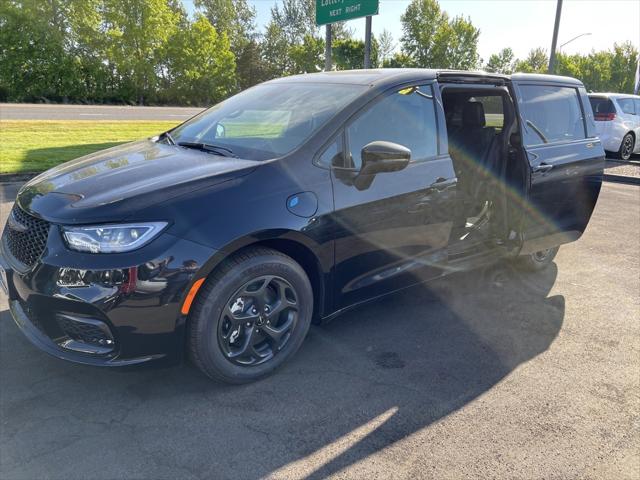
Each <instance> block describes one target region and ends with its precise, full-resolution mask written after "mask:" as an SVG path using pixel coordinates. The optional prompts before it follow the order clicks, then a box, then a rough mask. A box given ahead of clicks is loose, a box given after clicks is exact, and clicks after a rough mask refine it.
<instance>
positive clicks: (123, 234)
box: [62, 222, 167, 253]
mask: <svg viewBox="0 0 640 480" xmlns="http://www.w3.org/2000/svg"><path fill="white" fill-rule="evenodd" d="M166 226H167V224H166V222H149V223H135V224H134V223H131V224H122V225H94V226H91V227H62V233H63V235H64V239H65V241H66V242H67V246H68V247H69V248H70V249H72V250H77V251H78V252H91V253H120V252H129V251H131V250H135V249H136V248H140V247H142V246H143V245H145V244H146V243H149V242H150V241H151V240H152V239H153V238H154V237H156V236H158V234H159V233H160V232H161V231H162V229H163V228H164V227H166Z"/></svg>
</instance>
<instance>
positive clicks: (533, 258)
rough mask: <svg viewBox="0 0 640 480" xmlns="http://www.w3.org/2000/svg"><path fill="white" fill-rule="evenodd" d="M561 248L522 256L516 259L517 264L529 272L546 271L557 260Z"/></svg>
mask: <svg viewBox="0 0 640 480" xmlns="http://www.w3.org/2000/svg"><path fill="white" fill-rule="evenodd" d="M559 249H560V247H554V248H549V249H547V250H541V251H539V252H535V253H531V254H529V255H521V256H519V257H517V258H516V262H517V264H518V266H519V267H520V268H522V269H523V270H527V271H529V272H539V271H540V270H544V269H545V268H547V266H549V265H550V264H551V262H553V259H554V258H556V255H557V254H558V250H559Z"/></svg>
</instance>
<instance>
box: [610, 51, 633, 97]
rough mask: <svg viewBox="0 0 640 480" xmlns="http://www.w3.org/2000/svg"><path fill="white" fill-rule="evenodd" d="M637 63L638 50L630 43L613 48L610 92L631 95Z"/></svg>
mask: <svg viewBox="0 0 640 480" xmlns="http://www.w3.org/2000/svg"><path fill="white" fill-rule="evenodd" d="M638 61H640V60H639V59H638V49H637V48H636V47H634V46H633V44H632V43H631V42H626V43H623V44H622V45H618V44H616V45H614V46H613V56H612V58H611V84H610V89H609V90H610V91H613V92H621V93H633V87H634V80H635V74H636V68H637V67H638Z"/></svg>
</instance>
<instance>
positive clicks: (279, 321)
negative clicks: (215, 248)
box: [188, 248, 313, 383]
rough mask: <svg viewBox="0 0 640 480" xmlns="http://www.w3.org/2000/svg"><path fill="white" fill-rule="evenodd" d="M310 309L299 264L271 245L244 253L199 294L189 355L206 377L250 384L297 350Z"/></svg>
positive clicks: (192, 318) (307, 287) (309, 294)
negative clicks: (272, 248)
mask: <svg viewBox="0 0 640 480" xmlns="http://www.w3.org/2000/svg"><path fill="white" fill-rule="evenodd" d="M312 313H313V292H312V289H311V284H310V282H309V279H308V277H307V275H306V274H305V272H304V270H303V269H302V267H301V266H300V265H298V264H297V263H296V262H295V261H294V260H293V259H291V258H290V257H288V256H286V255H284V254H282V253H280V252H278V251H275V250H271V249H266V248H255V249H251V250H248V251H245V252H242V253H240V254H237V255H234V256H233V257H231V258H230V259H229V260H227V261H226V262H225V264H224V265H223V266H222V267H221V268H220V269H219V270H217V271H215V272H214V273H213V274H212V276H211V277H210V278H209V279H208V280H207V282H206V284H205V286H204V287H203V289H202V290H201V291H200V292H199V293H198V297H197V299H196V302H195V303H194V307H193V310H192V312H191V314H190V318H189V345H188V349H189V355H190V357H191V359H192V361H193V362H194V363H195V365H196V366H197V367H198V368H199V369H200V370H202V371H203V372H204V373H205V374H206V375H208V376H209V377H210V378H213V379H215V380H220V381H223V382H227V383H247V382H252V381H254V380H257V379H259V378H261V377H264V376H266V375H268V374H270V373H271V372H273V371H274V370H275V369H276V368H278V367H279V366H280V365H282V364H283V363H284V362H285V361H286V360H287V359H288V358H290V357H291V356H292V355H293V354H294V353H295V352H296V351H297V350H298V348H300V345H301V344H302V341H303V340H304V337H305V336H306V334H307V332H308V330H309V326H310V324H311V317H312Z"/></svg>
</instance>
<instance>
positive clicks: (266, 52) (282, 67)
mask: <svg viewBox="0 0 640 480" xmlns="http://www.w3.org/2000/svg"><path fill="white" fill-rule="evenodd" d="M289 48H290V47H289V43H288V42H287V38H286V36H285V34H284V32H283V31H282V29H281V28H280V27H279V26H278V25H276V24H275V23H274V22H270V23H269V24H268V25H267V28H266V31H265V34H264V37H263V39H262V43H261V50H262V55H261V57H262V62H263V63H264V66H265V72H266V77H267V78H275V77H280V76H282V75H286V74H287V73H289V72H291V71H292V70H293V62H292V61H291V58H290V57H289Z"/></svg>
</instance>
